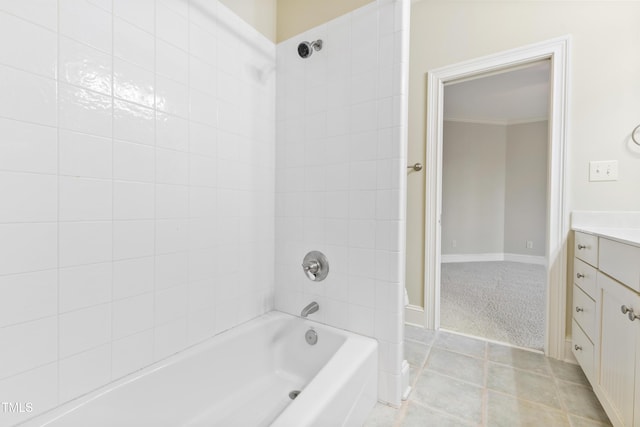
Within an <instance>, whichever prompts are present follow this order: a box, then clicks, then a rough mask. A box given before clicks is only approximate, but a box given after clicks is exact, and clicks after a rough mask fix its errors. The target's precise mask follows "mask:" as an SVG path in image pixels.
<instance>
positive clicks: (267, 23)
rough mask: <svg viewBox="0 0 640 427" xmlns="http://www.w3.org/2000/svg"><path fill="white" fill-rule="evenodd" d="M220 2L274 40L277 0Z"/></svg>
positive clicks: (231, 0)
mask: <svg viewBox="0 0 640 427" xmlns="http://www.w3.org/2000/svg"><path fill="white" fill-rule="evenodd" d="M220 2H221V3H222V4H224V5H225V6H226V7H228V8H229V9H231V10H232V11H233V12H235V13H236V14H237V15H238V16H239V17H241V18H242V19H244V20H245V21H246V22H247V23H248V24H249V25H251V26H252V27H253V28H255V29H256V30H258V31H260V32H261V33H262V34H263V35H264V36H265V37H267V38H268V39H269V40H271V41H272V42H275V41H276V9H277V3H278V0H220Z"/></svg>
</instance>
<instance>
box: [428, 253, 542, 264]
mask: <svg viewBox="0 0 640 427" xmlns="http://www.w3.org/2000/svg"><path fill="white" fill-rule="evenodd" d="M491 261H510V262H522V263H525V264H536V265H546V264H547V258H546V257H544V256H537V255H523V254H508V253H484V254H446V255H445V254H442V255H441V257H440V262H441V263H443V264H446V263H455V262H491Z"/></svg>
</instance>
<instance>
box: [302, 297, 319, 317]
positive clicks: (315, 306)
mask: <svg viewBox="0 0 640 427" xmlns="http://www.w3.org/2000/svg"><path fill="white" fill-rule="evenodd" d="M319 309H320V306H319V305H318V303H317V302H315V301H314V302H312V303H311V304H309V305H307V306H306V307H305V308H303V309H302V312H301V313H300V316H302V317H307V316H308V315H310V314H311V313H315V312H316V311H318V310H319Z"/></svg>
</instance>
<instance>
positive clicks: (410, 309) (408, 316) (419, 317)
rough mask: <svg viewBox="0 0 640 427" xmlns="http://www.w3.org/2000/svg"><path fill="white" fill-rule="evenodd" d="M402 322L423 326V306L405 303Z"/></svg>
mask: <svg viewBox="0 0 640 427" xmlns="http://www.w3.org/2000/svg"><path fill="white" fill-rule="evenodd" d="M404 323H406V324H409V325H413V326H418V327H421V328H422V327H424V308H422V307H420V306H419V305H411V304H409V305H407V306H406V307H405V308H404Z"/></svg>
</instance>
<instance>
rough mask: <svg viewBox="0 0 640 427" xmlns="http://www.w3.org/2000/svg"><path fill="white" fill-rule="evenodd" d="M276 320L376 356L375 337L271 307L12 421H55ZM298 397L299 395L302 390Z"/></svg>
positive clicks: (30, 425) (39, 425)
mask: <svg viewBox="0 0 640 427" xmlns="http://www.w3.org/2000/svg"><path fill="white" fill-rule="evenodd" d="M279 320H289V321H291V320H294V321H297V322H302V324H303V325H308V326H309V327H313V328H314V329H316V330H317V331H322V330H329V331H331V332H332V333H336V334H338V335H341V336H344V337H346V338H347V339H346V340H345V342H344V343H343V344H342V345H341V346H340V347H339V350H340V349H342V348H344V347H345V345H346V344H347V343H351V344H349V348H352V346H353V345H354V344H356V343H357V345H364V346H373V347H369V348H373V349H374V351H375V353H376V357H377V347H378V342H377V340H376V339H375V338H371V337H366V336H363V335H359V334H357V333H355V332H351V331H347V330H344V329H340V328H337V327H335V326H330V325H326V324H324V323H320V322H317V321H314V320H311V319H306V318H301V317H300V316H295V315H292V314H289V313H285V312H281V311H278V310H271V311H268V312H266V313H264V314H262V315H260V316H257V317H254V318H252V319H249V320H247V321H246V322H243V323H241V324H239V325H236V326H234V327H232V328H229V329H227V330H224V331H222V332H219V333H218V334H216V335H213V336H211V337H208V338H205V339H204V340H202V341H200V342H197V343H194V344H192V345H190V346H188V347H186V348H185V349H183V350H181V351H179V352H177V353H174V354H172V355H170V356H168V357H166V358H164V359H161V360H158V361H156V362H153V363H152V364H150V365H147V366H145V367H143V368H140V369H138V370H136V371H134V372H131V373H129V374H127V375H125V376H123V377H120V378H118V379H115V380H113V381H111V382H109V383H107V384H105V385H103V386H101V387H99V388H97V389H95V390H92V391H89V392H87V393H85V394H82V395H80V396H78V397H76V398H74V399H72V400H69V401H66V402H64V403H62V404H60V405H58V406H55V407H54V408H51V409H49V410H47V411H45V412H42V413H40V414H37V415H35V416H33V417H31V418H28V419H26V420H23V421H21V422H19V423H17V424H15V427H45V426H47V425H50V424H51V423H53V422H56V421H59V420H60V419H61V418H63V417H64V416H65V415H67V414H69V413H71V412H73V411H75V410H76V409H78V408H80V407H82V406H84V405H86V404H88V403H90V402H92V401H94V400H96V399H99V398H100V397H101V396H103V395H105V394H107V393H110V392H112V391H114V390H116V389H118V388H120V387H124V386H126V385H127V384H129V383H132V382H135V381H137V380H139V379H141V378H143V377H146V376H147V375H151V374H153V373H154V372H156V371H159V370H161V369H164V368H166V367H168V366H171V365H174V364H177V363H179V362H181V361H183V360H185V359H188V358H190V357H193V356H195V355H197V354H198V353H201V352H204V351H206V350H207V349H209V348H211V347H215V346H216V345H220V344H221V343H224V342H225V341H228V340H232V339H233V338H235V337H237V336H239V335H243V334H244V333H247V332H249V331H250V330H251V329H254V328H257V327H260V326H263V325H264V324H265V322H264V321H266V322H267V323H270V322H276V321H279ZM334 356H335V354H334ZM333 359H334V357H333V356H332V358H331V359H330V360H329V361H328V362H327V363H326V364H325V365H323V366H322V368H321V369H320V370H319V371H318V372H317V373H316V375H315V376H314V378H312V379H311V382H313V380H314V379H315V377H317V376H318V375H320V374H321V373H322V372H323V371H325V370H326V368H327V365H329V364H331V362H332V360H333ZM376 375H377V372H376ZM300 397H301V398H302V394H301V396H300ZM296 400H297V399H296ZM301 400H302V399H301Z"/></svg>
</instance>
